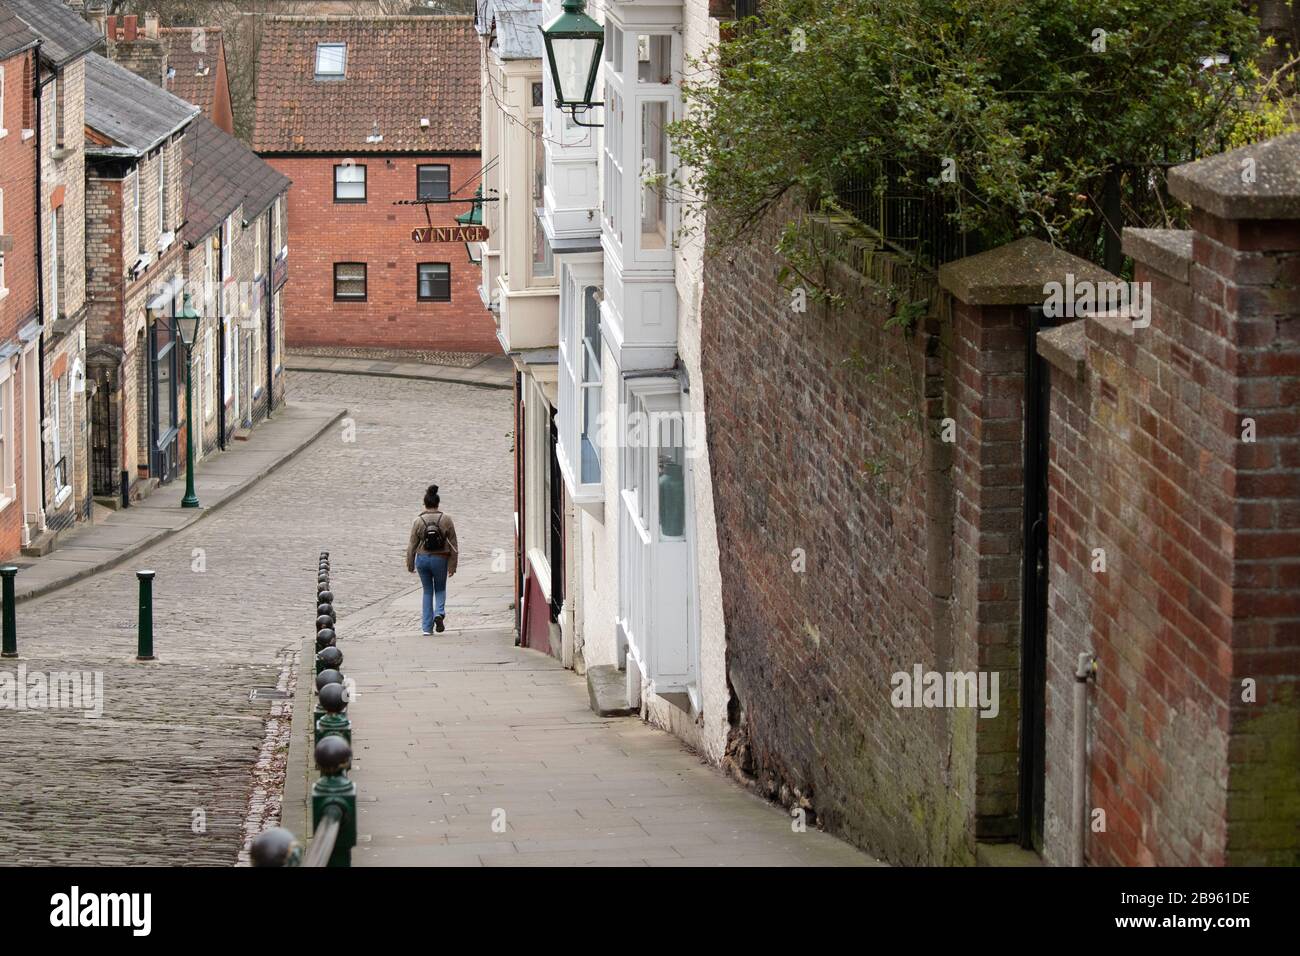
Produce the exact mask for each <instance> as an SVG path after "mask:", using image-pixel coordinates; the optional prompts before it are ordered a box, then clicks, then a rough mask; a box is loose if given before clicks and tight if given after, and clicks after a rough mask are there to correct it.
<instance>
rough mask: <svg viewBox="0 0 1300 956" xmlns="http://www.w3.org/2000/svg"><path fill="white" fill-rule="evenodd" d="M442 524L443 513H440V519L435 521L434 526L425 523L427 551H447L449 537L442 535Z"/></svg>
mask: <svg viewBox="0 0 1300 956" xmlns="http://www.w3.org/2000/svg"><path fill="white" fill-rule="evenodd" d="M441 522H442V514H441V513H439V515H438V517H437V518H435V519H434V522H433V524H429V522H427V521H425V522H424V550H425V551H433V552H435V553H436V552H438V551H446V550H447V536H446V535H445V534H443V533H442V528H441V527H439V525H440V524H441Z"/></svg>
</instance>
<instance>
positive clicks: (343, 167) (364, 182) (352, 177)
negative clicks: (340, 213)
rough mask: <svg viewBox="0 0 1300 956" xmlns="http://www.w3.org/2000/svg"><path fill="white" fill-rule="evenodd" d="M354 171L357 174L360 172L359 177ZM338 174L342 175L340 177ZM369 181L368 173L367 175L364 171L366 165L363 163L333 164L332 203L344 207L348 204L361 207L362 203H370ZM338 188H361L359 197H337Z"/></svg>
mask: <svg viewBox="0 0 1300 956" xmlns="http://www.w3.org/2000/svg"><path fill="white" fill-rule="evenodd" d="M356 171H359V172H360V175H359V176H358V174H357V172H356ZM340 172H342V173H343V175H342V177H340V176H339V173H340ZM369 180H370V176H369V173H367V171H366V164H365V163H337V164H335V166H334V202H336V203H339V204H340V205H346V204H348V203H355V204H356V205H361V204H362V203H365V202H369V201H370V181H369ZM339 186H345V187H348V186H360V187H361V195H360V196H340V195H339Z"/></svg>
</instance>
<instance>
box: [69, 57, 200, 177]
mask: <svg viewBox="0 0 1300 956" xmlns="http://www.w3.org/2000/svg"><path fill="white" fill-rule="evenodd" d="M198 113H199V108H198V107H197V106H194V105H192V104H190V103H186V102H185V101H184V100H182V99H180V98H179V97H176V96H173V95H172V94H171V93H168V92H167V91H166V90H164V89H161V88H159V87H157V86H155V85H154V84H152V83H150V82H149V81H148V80H146V79H142V78H141V77H138V76H136V75H135V74H134V73H132V72H131V71H130V70H128V69H126V68H125V67H121V66H118V65H117V64H116V63H114V62H112V61H111V60H109V59H107V58H105V57H102V56H100V55H99V54H98V53H92V54H90V56H88V57H86V125H87V126H88V127H90V128H91V129H92V130H94V131H95V132H96V133H98V134H100V135H101V136H104V137H107V138H108V139H110V140H112V141H113V142H114V143H116V144H117V145H118V146H120V147H122V149H119V150H110V152H112V153H114V154H121V153H123V152H125V153H126V154H127V155H132V156H143V155H144V154H145V153H147V152H149V151H150V150H151V149H153V148H154V147H155V146H157V145H158V144H159V143H161V142H162V141H163V140H164V139H166V138H167V137H168V136H170V135H172V134H173V133H175V132H176V131H178V130H179V129H181V128H182V127H183V126H184V125H185V124H186V123H188V122H189V121H190V120H192V119H193V118H194V117H195V116H197V115H198ZM86 152H87V153H91V154H93V153H95V152H97V150H96V148H95V147H92V146H87V148H86Z"/></svg>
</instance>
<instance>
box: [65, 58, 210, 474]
mask: <svg viewBox="0 0 1300 956" xmlns="http://www.w3.org/2000/svg"><path fill="white" fill-rule="evenodd" d="M198 114H199V108H198V107H197V106H194V105H192V104H190V103H186V102H185V101H184V100H181V99H178V98H177V97H175V96H173V95H172V94H170V93H168V92H166V91H165V90H163V89H162V88H161V87H159V86H157V85H155V84H153V83H150V82H149V81H148V80H145V79H143V78H141V77H139V76H136V75H135V74H134V73H132V72H131V71H130V70H127V69H126V68H124V67H122V66H119V65H117V64H116V63H113V62H112V61H110V60H108V59H107V58H105V57H103V56H100V55H99V54H92V55H91V56H90V57H89V58H88V63H87V93H86V141H87V146H86V153H87V161H88V163H87V217H86V218H87V233H86V234H87V237H88V242H87V260H86V261H87V268H86V275H87V280H88V285H89V292H90V307H89V309H90V318H89V322H88V350H87V361H88V363H89V378H90V383H91V384H90V386H89V388H88V391H89V394H90V408H91V417H92V424H91V430H92V434H93V436H94V461H93V466H94V467H93V475H92V477H93V485H94V492H95V494H96V495H98V496H101V497H104V498H105V499H108V500H114V499H121V498H137V497H139V496H140V495H141V494H143V493H146V492H147V491H148V490H149V489H150V488H152V487H153V486H155V485H157V484H159V483H165V482H168V481H171V480H172V479H173V478H174V477H176V475H177V474H178V472H179V470H180V468H181V467H182V465H183V458H182V455H181V449H182V448H183V447H184V441H183V434H182V432H181V425H182V423H181V420H180V411H181V405H182V404H183V402H182V401H181V400H180V399H183V388H184V379H183V378H181V377H180V375H181V373H182V372H183V365H181V364H180V359H179V357H178V354H177V353H178V352H180V351H181V349H180V347H179V345H178V343H177V341H176V336H175V331H174V318H175V315H176V313H177V308H178V302H177V299H178V298H179V296H178V294H177V290H178V289H179V288H180V287H181V285H182V284H183V282H184V265H185V257H184V254H183V249H182V244H181V242H180V229H181V224H182V222H183V216H184V209H185V202H184V195H183V193H182V189H183V167H184V159H183V157H184V153H183V146H182V140H183V138H184V136H185V133H186V130H187V129H188V128H189V126H190V124H191V123H192V122H193V121H194V119H195V117H197V116H198Z"/></svg>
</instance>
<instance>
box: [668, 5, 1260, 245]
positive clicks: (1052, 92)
mask: <svg viewBox="0 0 1300 956" xmlns="http://www.w3.org/2000/svg"><path fill="white" fill-rule="evenodd" d="M1263 45H1264V44H1263V41H1262V40H1261V39H1260V33H1259V27H1258V23H1257V21H1256V20H1255V19H1254V18H1253V17H1251V16H1250V15H1249V14H1248V13H1247V12H1245V10H1244V5H1243V4H1242V3H1240V2H1239V0H1161V2H1159V3H1153V2H1151V0H767V2H764V3H763V5H762V17H761V19H750V20H747V21H745V22H744V23H742V24H739V25H736V26H735V27H734V28H729V29H726V30H724V39H723V41H722V42H721V44H720V46H719V47H718V48H717V49H716V50H714V51H712V53H711V54H710V61H711V62H710V63H709V64H708V66H710V67H712V68H713V69H709V70H702V71H695V75H697V76H705V75H707V76H708V79H707V80H699V81H697V82H688V83H687V89H686V95H687V102H688V106H689V110H688V112H687V118H686V119H685V120H683V121H681V122H678V123H676V124H674V126H673V129H672V133H673V137H674V142H675V146H676V149H677V152H678V155H679V158H680V160H681V161H682V163H683V165H684V167H685V168H687V169H688V170H689V171H690V172H689V173H688V176H687V182H686V183H684V184H683V188H684V189H685V191H686V192H687V193H688V194H690V195H692V196H694V197H698V198H699V199H700V200H702V201H703V202H704V203H705V204H706V205H707V208H708V210H709V213H710V219H709V228H710V234H711V236H712V237H713V238H715V239H717V240H719V241H721V242H728V241H733V240H735V239H738V238H741V237H743V236H744V235H745V233H746V231H747V230H748V229H749V227H750V226H751V225H752V224H753V223H754V222H755V221H756V220H757V219H758V218H760V217H762V216H763V215H764V214H765V213H766V212H767V211H768V210H769V209H771V208H772V207H773V206H774V205H775V204H777V203H780V202H783V201H784V200H786V199H787V198H791V197H797V198H798V199H799V200H800V201H811V202H812V203H814V204H819V203H820V204H822V206H823V208H825V207H827V206H829V207H830V208H832V209H833V208H834V207H835V200H834V197H835V194H836V189H837V186H840V185H842V184H843V183H844V182H845V181H846V180H848V179H851V178H853V177H855V176H857V177H866V176H868V175H869V174H870V172H871V170H873V169H875V168H877V166H878V164H879V163H880V162H881V161H882V160H893V161H896V162H897V163H899V164H901V165H902V167H903V168H905V169H906V170H909V173H907V174H906V177H905V178H909V177H910V179H909V181H907V183H906V185H907V186H908V188H909V190H911V191H918V190H920V191H924V190H949V191H950V195H949V197H948V199H949V202H948V204H947V205H948V207H949V209H950V210H951V211H950V213H949V215H950V217H951V218H952V219H954V220H956V221H957V222H959V223H960V226H961V227H963V228H964V229H966V230H968V231H971V232H974V233H975V234H977V235H978V236H979V237H980V238H981V240H982V242H983V243H984V244H985V245H993V244H996V243H1000V242H1003V241H1007V240H1010V239H1012V238H1015V237H1016V236H1019V235H1026V234H1034V235H1039V236H1041V237H1043V238H1046V239H1048V240H1050V241H1052V242H1054V243H1056V244H1058V245H1060V246H1063V247H1065V248H1067V249H1069V250H1071V251H1073V252H1076V253H1078V254H1080V255H1083V256H1085V257H1088V258H1093V259H1096V258H1097V257H1098V253H1099V237H1100V235H1101V230H1102V224H1103V221H1104V220H1103V217H1102V192H1103V183H1104V182H1105V181H1106V177H1107V174H1108V171H1113V172H1112V173H1111V175H1112V176H1117V177H1118V179H1115V180H1114V181H1115V182H1118V183H1120V184H1121V192H1122V195H1123V197H1124V208H1123V215H1124V220H1125V222H1126V224H1141V225H1166V224H1171V223H1174V222H1176V221H1177V218H1178V215H1179V212H1178V211H1177V210H1175V209H1171V208H1169V203H1168V200H1167V196H1166V195H1165V194H1164V193H1163V176H1164V170H1165V169H1166V168H1167V166H1168V165H1171V164H1175V163H1177V162H1182V161H1186V160H1189V159H1192V158H1195V157H1197V156H1202V155H1206V154H1210V153H1214V152H1218V151H1220V150H1222V149H1224V148H1226V147H1228V146H1231V145H1238V144H1240V143H1241V142H1246V141H1251V140H1255V139H1260V138H1265V137H1268V136H1272V135H1277V134H1278V133H1279V132H1282V131H1283V130H1284V128H1285V121H1284V116H1285V112H1284V110H1283V109H1282V108H1281V106H1280V105H1279V104H1277V103H1275V102H1272V101H1270V100H1269V98H1268V96H1267V90H1268V89H1269V85H1268V84H1267V83H1266V82H1265V79H1264V78H1263V77H1261V75H1260V72H1259V70H1258V68H1257V67H1256V65H1255V64H1256V61H1257V59H1258V57H1259V54H1260V52H1261V50H1262V48H1263ZM697 66H699V65H697ZM945 168H948V169H949V170H951V172H952V173H953V174H954V175H951V176H950V177H949V178H950V179H951V180H952V181H946V180H945V178H944V176H943V171H944V169H945ZM795 228H797V227H795ZM789 238H790V237H789V235H787V242H783V244H782V245H783V246H787V245H788V244H789V242H788V240H789Z"/></svg>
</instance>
